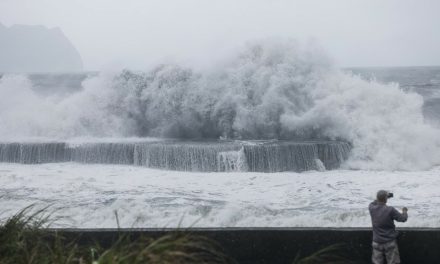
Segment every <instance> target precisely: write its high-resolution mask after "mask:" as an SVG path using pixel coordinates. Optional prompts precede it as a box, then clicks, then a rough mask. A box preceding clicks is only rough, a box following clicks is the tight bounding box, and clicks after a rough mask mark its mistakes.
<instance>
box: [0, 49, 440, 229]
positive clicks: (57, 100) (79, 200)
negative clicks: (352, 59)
mask: <svg viewBox="0 0 440 264" xmlns="http://www.w3.org/2000/svg"><path fill="white" fill-rule="evenodd" d="M232 58H233V59H231V61H229V62H226V63H224V64H222V65H221V66H218V67H213V68H212V69H210V70H206V71H200V70H195V69H191V68H188V67H182V66H179V65H159V66H157V67H155V68H153V69H151V70H150V71H146V72H134V71H129V70H124V71H121V72H100V73H81V74H73V73H72V74H70V73H66V74H3V75H2V76H1V78H0V161H1V162H3V163H0V186H1V187H0V207H1V208H3V209H2V212H1V213H0V218H2V219H5V218H7V217H8V216H10V215H12V214H13V213H14V212H16V211H18V210H19V209H21V208H23V207H25V206H27V205H29V204H32V203H35V204H36V206H37V207H41V206H46V205H51V206H52V208H54V209H56V215H57V216H62V217H63V218H62V219H60V220H59V222H58V225H60V226H74V227H114V226H115V221H114V219H113V218H112V216H113V215H114V211H118V214H119V216H120V217H121V218H122V221H121V223H122V225H123V226H124V227H129V226H137V227H165V226H168V227H175V226H177V225H179V222H181V224H182V225H183V226H191V225H195V226H368V225H369V221H370V220H369V216H368V212H367V210H366V208H367V206H368V203H369V201H371V200H372V199H373V198H374V195H375V192H376V191H377V190H378V189H386V190H390V191H393V192H394V193H395V195H396V197H395V198H394V199H393V200H391V203H392V204H393V205H395V206H397V207H401V206H407V207H409V209H410V220H409V221H408V223H407V224H406V225H407V226H420V227H427V226H429V227H434V226H435V227H438V226H440V218H438V217H437V215H438V208H440V207H439V206H438V202H439V201H440V200H439V199H438V194H437V193H436V191H437V189H438V188H437V186H438V184H439V180H438V179H440V178H439V177H438V175H439V173H438V172H439V169H438V168H439V167H438V166H439V165H440V130H439V124H440V106H439V105H440V67H401V68H353V69H342V70H341V69H338V68H337V67H335V66H334V65H332V63H331V60H329V59H327V56H326V55H325V54H322V53H321V52H319V51H315V50H309V49H308V48H301V47H298V46H296V45H294V44H291V43H272V42H258V43H254V44H251V45H249V46H248V47H247V48H246V49H244V50H243V51H241V52H240V53H238V54H236V56H235V57H234V56H232ZM323 142H324V143H323ZM263 172H264V173H263ZM182 219H183V220H182ZM180 220H182V221H180Z"/></svg>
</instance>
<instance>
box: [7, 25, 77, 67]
mask: <svg viewBox="0 0 440 264" xmlns="http://www.w3.org/2000/svg"><path fill="white" fill-rule="evenodd" d="M82 69H83V63H82V60H81V56H80V54H79V53H78V51H77V50H76V48H75V47H74V46H73V45H72V43H71V42H70V41H69V40H68V39H67V38H66V36H64V34H63V32H62V31H61V30H60V29H59V28H52V29H49V28H46V27H44V26H27V25H13V26H11V27H9V28H7V27H5V26H4V25H2V24H0V72H71V71H81V70H82Z"/></svg>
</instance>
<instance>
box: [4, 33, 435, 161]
mask: <svg viewBox="0 0 440 264" xmlns="http://www.w3.org/2000/svg"><path fill="white" fill-rule="evenodd" d="M83 87H84V89H83V90H81V91H79V92H77V93H74V94H71V95H69V96H65V97H55V96H53V97H47V96H41V95H38V94H37V93H35V92H34V91H33V90H32V86H31V84H30V82H29V81H28V80H27V79H26V77H25V76H17V75H6V76H3V78H2V79H1V80H0V137H2V138H6V137H17V136H27V137H29V136H44V137H64V138H68V137H77V136H95V137H103V136H106V137H108V136H118V137H125V136H155V137H176V138H220V137H222V138H236V139H268V138H278V139H316V138H326V139H342V140H346V141H349V142H351V143H352V145H353V150H352V154H351V158H350V159H349V160H348V162H347V164H346V166H348V167H350V168H361V169H391V170H393V169H404V170H412V169H427V168H429V167H432V166H433V165H435V164H439V163H440V133H439V131H438V130H437V129H435V128H433V127H431V126H430V125H429V124H427V123H426V122H425V120H424V117H423V112H422V106H423V98H422V97H421V96H419V95H417V94H415V93H408V92H405V91H403V90H402V89H400V88H399V86H398V85H397V84H387V85H385V84H381V83H377V82H374V81H365V80H362V79H361V78H360V77H357V76H353V75H350V74H347V73H343V72H341V71H340V70H338V69H337V68H335V67H334V66H333V65H332V63H331V62H330V60H329V59H328V58H327V57H326V56H325V54H323V52H321V51H320V50H319V49H316V48H314V47H305V48H304V47H301V46H299V45H297V44H296V43H292V42H289V41H261V42H256V43H252V44H249V45H248V46H247V48H246V49H244V50H242V51H241V52H240V53H238V54H237V56H235V57H233V59H231V61H229V62H228V63H225V64H223V65H222V67H217V68H216V69H210V70H209V71H195V70H192V69H191V68H186V67H180V66H177V65H160V66H158V67H156V68H154V69H153V70H151V71H149V72H144V73H137V72H131V71H122V72H119V73H116V74H115V73H101V74H100V75H99V76H97V77H94V78H91V79H88V80H86V81H84V83H83Z"/></svg>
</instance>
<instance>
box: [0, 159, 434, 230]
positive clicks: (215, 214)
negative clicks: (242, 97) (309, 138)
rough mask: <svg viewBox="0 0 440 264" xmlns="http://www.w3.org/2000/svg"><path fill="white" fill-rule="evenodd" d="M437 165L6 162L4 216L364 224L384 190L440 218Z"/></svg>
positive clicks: (96, 222) (150, 222)
mask: <svg viewBox="0 0 440 264" xmlns="http://www.w3.org/2000/svg"><path fill="white" fill-rule="evenodd" d="M439 174H440V168H439V167H436V168H434V169H432V170H429V171H413V172H385V171H352V170H337V171H326V172H317V171H310V172H304V173H292V172H286V173H236V172H235V173H227V172H225V173H190V172H171V171H161V170H152V169H147V168H142V167H133V166H124V165H80V164H75V163H59V164H42V165H19V164H6V163H3V164H1V163H0V193H1V199H0V208H2V210H1V212H2V214H1V215H0V219H5V218H7V217H8V216H10V215H12V214H14V213H16V212H17V211H18V210H20V209H22V208H24V207H25V206H28V205H29V204H33V203H37V205H38V206H39V207H43V206H45V205H51V208H52V209H53V210H56V209H58V210H57V211H56V213H55V215H54V217H57V216H63V217H65V218H63V219H60V220H58V221H57V222H56V223H55V226H64V227H80V228H87V227H116V220H115V218H114V211H115V210H117V212H118V215H119V218H120V223H121V226H122V227H131V226H134V227H158V228H162V227H178V225H179V222H180V220H181V219H183V221H182V224H181V226H180V227H188V226H191V225H193V224H194V223H195V225H194V226H202V227H241V226H245V227H246V226H258V227H266V226H272V227H281V226H286V227H295V226H296V227H301V226H303V227H304V226H306V227H367V226H370V225H371V222H370V216H369V214H368V209H367V207H368V204H369V203H370V202H371V201H372V200H373V198H374V196H375V193H376V191H377V190H379V189H386V190H392V191H393V192H394V194H395V197H394V198H393V199H390V201H389V204H390V205H392V206H396V208H397V209H399V210H400V209H401V207H403V206H407V207H408V208H409V220H408V222H407V223H403V224H400V223H399V224H398V225H399V226H405V227H440V218H439V217H438V216H439V215H440V194H439V192H438V186H439V185H440V177H439Z"/></svg>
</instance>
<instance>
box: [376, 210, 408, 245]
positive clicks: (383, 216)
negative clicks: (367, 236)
mask: <svg viewBox="0 0 440 264" xmlns="http://www.w3.org/2000/svg"><path fill="white" fill-rule="evenodd" d="M368 209H369V210H370V215H371V223H372V224H373V241H374V242H376V243H386V242H390V241H393V240H394V239H396V238H397V235H398V232H397V231H396V226H395V225H394V220H396V221H397V222H406V220H407V219H408V214H407V213H402V214H401V213H399V212H398V211H397V210H396V208H394V207H392V206H387V205H386V204H384V203H382V202H378V201H374V202H372V203H370V206H369V207H368Z"/></svg>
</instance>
